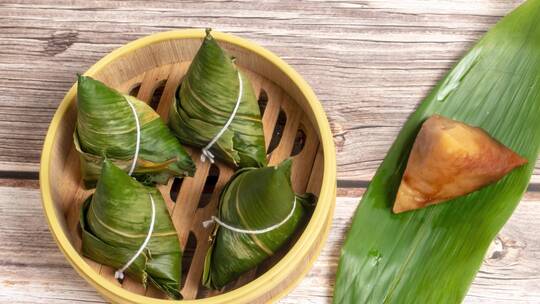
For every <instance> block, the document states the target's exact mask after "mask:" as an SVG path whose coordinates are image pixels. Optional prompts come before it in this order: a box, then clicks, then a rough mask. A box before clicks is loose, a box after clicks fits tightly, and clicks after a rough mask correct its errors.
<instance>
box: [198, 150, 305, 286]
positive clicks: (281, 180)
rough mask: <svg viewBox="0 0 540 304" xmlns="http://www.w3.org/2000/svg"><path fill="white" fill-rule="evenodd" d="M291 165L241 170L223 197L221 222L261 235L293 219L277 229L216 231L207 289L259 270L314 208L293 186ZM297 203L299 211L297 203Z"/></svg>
mask: <svg viewBox="0 0 540 304" xmlns="http://www.w3.org/2000/svg"><path fill="white" fill-rule="evenodd" d="M291 164H292V161H291V160H286V161H285V162H283V163H282V164H280V165H279V166H278V167H266V168H260V169H255V168H246V169H242V170H239V171H238V172H237V173H236V174H235V175H234V176H233V178H232V179H231V181H230V182H229V183H228V184H227V185H226V186H225V188H224V189H223V192H222V193H221V195H220V200H219V202H220V205H219V218H220V219H221V220H222V221H224V222H225V223H227V224H229V225H232V226H233V227H238V228H241V229H248V230H257V229H262V228H266V227H270V226H272V225H275V224H276V223H280V222H282V221H283V220H284V219H286V218H287V216H288V215H289V213H290V212H291V210H292V208H293V207H295V209H294V212H293V214H292V216H291V218H290V219H288V220H287V221H286V222H285V223H284V224H283V225H281V226H279V227H277V228H276V229H274V230H272V231H270V232H266V233H261V234H250V233H239V232H235V231H231V230H229V229H228V228H226V227H217V230H216V231H215V235H214V237H213V244H212V248H210V250H209V251H208V254H207V256H206V260H205V267H204V274H203V284H204V285H205V286H207V287H209V288H216V289H219V288H221V287H223V286H224V285H225V284H227V283H229V282H230V281H232V280H234V279H236V278H237V277H238V276H240V275H241V274H242V273H244V272H246V271H248V270H250V269H252V268H254V267H256V266H257V265H258V264H260V263H261V262H262V261H263V260H264V259H266V258H268V257H269V256H271V255H272V254H274V253H275V252H276V250H278V249H279V248H280V247H281V246H283V244H285V243H286V241H287V240H288V239H290V237H291V236H292V235H293V234H294V232H295V230H296V229H297V228H298V226H299V224H300V223H301V222H302V220H303V219H304V218H305V217H306V214H307V211H308V209H306V208H310V206H312V204H313V203H314V200H315V197H314V196H313V195H311V194H306V195H303V196H298V195H296V194H295V193H294V191H293V189H292V186H291ZM295 199H296V206H295V205H294V201H295Z"/></svg>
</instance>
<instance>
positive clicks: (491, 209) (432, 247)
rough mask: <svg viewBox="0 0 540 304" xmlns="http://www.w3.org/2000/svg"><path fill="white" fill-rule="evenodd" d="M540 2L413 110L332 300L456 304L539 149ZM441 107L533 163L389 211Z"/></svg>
mask: <svg viewBox="0 0 540 304" xmlns="http://www.w3.org/2000/svg"><path fill="white" fill-rule="evenodd" d="M539 20H540V1H538V0H529V1H528V2H526V3H525V4H523V5H522V6H521V7H519V8H518V9H516V10H515V11H514V12H512V13H511V14H510V15H508V16H507V17H505V18H504V19H503V20H501V21H500V22H499V23H498V24H497V25H496V26H495V27H494V28H493V29H492V30H491V31H489V32H488V33H487V34H486V35H485V36H484V37H483V38H482V39H481V40H480V41H479V42H478V44H477V45H476V46H475V47H474V48H473V49H472V50H470V51H469V52H468V53H467V55H465V57H464V58H463V59H462V60H461V61H460V62H459V63H458V64H457V65H456V66H455V67H454V68H453V69H452V71H451V72H450V73H449V74H448V75H447V76H446V77H445V78H444V79H443V80H442V81H441V82H440V83H439V84H438V85H437V87H436V88H435V89H434V90H433V92H431V94H430V95H429V96H428V97H427V98H426V100H424V102H423V103H422V104H421V105H420V106H419V108H418V110H417V111H416V112H415V113H413V114H412V115H411V117H410V118H409V120H408V121H407V122H406V124H405V125H404V127H403V129H402V130H401V132H400V133H399V135H398V137H397V139H396V141H395V142H394V144H393V145H392V147H391V149H390V151H389V152H388V155H387V156H386V158H385V159H384V161H383V163H382V164H381V166H380V167H379V169H378V171H377V173H376V175H375V177H374V178H373V180H372V182H371V184H370V186H369V188H368V190H367V192H366V193H365V194H364V196H363V198H362V200H361V203H360V206H359V207H358V209H357V211H356V214H355V217H354V220H353V224H352V227H351V229H350V231H349V233H348V235H347V239H346V242H345V245H344V247H343V249H342V254H341V260H340V264H339V268H338V273H337V282H336V288H335V293H334V303H340V304H341V303H355V304H356V303H377V304H378V303H459V302H460V301H461V300H462V299H463V298H464V296H465V295H466V292H467V290H468V288H469V285H470V284H471V282H472V280H473V278H474V276H475V274H476V272H477V271H478V268H479V267H480V265H481V263H482V259H483V257H484V255H485V253H486V250H487V248H488V246H489V244H490V242H491V240H492V239H493V238H494V237H495V236H496V234H497V232H498V231H499V230H500V229H501V228H502V226H503V225H504V223H505V222H506V221H507V220H508V218H509V217H510V215H511V214H512V212H513V210H514V209H515V208H516V206H517V204H518V203H519V201H520V199H521V197H522V195H523V193H524V191H525V190H526V188H527V184H528V181H529V179H530V176H531V174H532V170H533V167H534V164H535V160H536V158H537V156H538V152H539V147H540V130H539V128H540V127H539V125H540V83H539V80H540V22H539ZM435 113H437V114H441V115H444V116H447V117H450V118H453V119H456V120H458V121H463V122H465V123H468V124H470V125H474V126H479V127H481V128H483V129H484V130H486V131H487V132H488V133H489V134H490V135H491V136H493V137H494V138H496V139H497V140H499V141H500V142H501V143H503V144H504V145H506V146H507V147H509V148H511V149H512V150H514V151H516V152H517V153H518V154H520V155H522V156H524V157H526V158H527V159H528V161H529V163H528V165H526V166H523V167H520V168H519V169H516V170H514V171H512V172H511V173H510V174H508V175H507V176H506V177H504V178H503V179H501V180H500V181H499V182H497V183H495V184H492V185H490V186H488V187H485V188H483V189H481V190H479V191H476V192H474V193H471V194H469V195H466V196H463V197H460V198H457V199H454V200H452V201H449V202H446V203H444V204H439V205H434V206H431V207H428V208H424V209H419V210H415V211H412V212H406V213H402V214H393V213H392V211H391V208H392V204H393V201H394V198H395V195H396V192H397V189H398V186H399V183H400V180H401V176H402V173H403V171H404V169H405V166H406V163H407V158H408V154H409V152H410V149H411V146H412V143H413V141H414V139H415V136H416V134H417V132H418V130H419V128H420V126H421V124H422V122H423V121H424V120H425V119H426V118H428V117H429V116H431V115H433V114H435Z"/></svg>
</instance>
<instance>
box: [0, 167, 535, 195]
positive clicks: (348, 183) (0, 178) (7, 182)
mask: <svg viewBox="0 0 540 304" xmlns="http://www.w3.org/2000/svg"><path fill="white" fill-rule="evenodd" d="M368 186H369V181H356V180H339V179H338V180H337V187H338V188H337V194H336V196H337V197H360V196H362V194H364V192H365V190H366V188H367V187H368ZM0 187H13V188H29V189H39V173H38V172H12V171H9V172H8V171H0ZM527 198H531V199H532V198H537V199H539V200H540V184H536V183H533V184H530V185H529V187H528V188H527V192H526V193H525V197H524V199H527Z"/></svg>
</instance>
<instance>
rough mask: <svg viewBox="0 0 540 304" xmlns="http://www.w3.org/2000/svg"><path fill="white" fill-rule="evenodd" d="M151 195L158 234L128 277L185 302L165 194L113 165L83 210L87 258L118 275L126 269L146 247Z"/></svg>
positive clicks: (178, 252) (105, 166)
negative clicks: (164, 198) (119, 271)
mask: <svg viewBox="0 0 540 304" xmlns="http://www.w3.org/2000/svg"><path fill="white" fill-rule="evenodd" d="M149 194H150V195H151V196H152V198H153V199H154V202H155V208H156V214H155V218H156V220H155V223H154V230H153V233H152V236H151V238H150V241H149V243H148V245H147V246H146V248H145V250H144V251H143V253H142V254H141V255H140V256H139V257H138V258H137V259H136V260H135V262H134V263H133V264H132V265H131V266H130V267H129V268H128V269H127V271H126V272H127V274H128V275H130V276H132V277H133V278H135V279H136V280H138V281H140V282H141V283H142V284H143V285H144V286H147V283H148V281H150V283H152V284H154V285H155V286H156V287H157V288H159V289H161V290H163V291H164V292H165V293H167V294H168V295H169V296H170V297H171V298H174V299H178V298H179V297H180V292H179V287H180V279H181V273H180V272H181V268H182V267H181V259H182V252H181V250H180V244H179V241H178V236H177V233H176V230H175V229H174V225H173V223H172V221H171V218H170V216H169V212H168V210H167V206H166V205H165V201H164V200H163V197H162V196H161V193H160V192H159V191H158V190H157V189H156V188H153V187H146V186H143V185H142V184H140V183H139V182H137V181H136V180H135V179H133V178H131V177H130V176H128V175H127V174H126V173H125V172H124V171H122V170H121V169H120V168H118V167H116V166H115V165H114V164H113V163H112V162H110V161H109V160H105V161H104V162H103V166H102V171H101V177H100V179H99V181H98V183H97V188H96V192H95V194H93V195H92V196H91V197H90V198H88V199H87V200H86V202H85V203H84V205H83V208H82V209H81V218H80V223H81V228H82V252H83V255H85V256H86V257H88V258H90V259H92V260H94V261H96V262H98V263H101V264H105V265H109V266H111V267H114V268H116V269H118V268H121V267H122V266H124V265H125V264H126V263H127V262H128V261H129V260H130V259H131V258H132V257H133V256H134V255H135V253H136V252H137V250H138V249H139V248H140V246H141V244H142V243H143V242H144V239H145V238H146V236H147V234H148V229H149V227H150V221H151V218H152V209H151V208H152V206H151V201H150V197H149Z"/></svg>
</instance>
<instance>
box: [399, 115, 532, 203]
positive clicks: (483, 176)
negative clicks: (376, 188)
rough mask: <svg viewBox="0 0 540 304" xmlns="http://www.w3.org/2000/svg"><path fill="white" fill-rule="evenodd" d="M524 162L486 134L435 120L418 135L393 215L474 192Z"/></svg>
mask: <svg viewBox="0 0 540 304" xmlns="http://www.w3.org/2000/svg"><path fill="white" fill-rule="evenodd" d="M526 163H527V160H526V159H525V158H522V157H521V156H519V155H518V154H516V153H515V152H513V151H512V150H510V149H508V148H507V147H505V146H504V145H502V144H501V143H499V142H497V141H496V140H495V139H493V138H491V136H489V134H488V133H486V132H485V131H484V130H482V129H480V128H476V127H471V126H469V125H466V124H464V123H461V122H458V121H455V120H452V119H449V118H446V117H444V116H441V115H433V116H431V117H430V118H429V119H427V120H426V121H425V122H424V123H423V124H422V128H421V129H420V132H418V135H417V137H416V140H415V142H414V144H413V147H412V150H411V154H410V156H409V160H408V162H407V168H406V169H405V173H404V174H403V178H402V179H401V185H400V186H399V190H398V192H397V196H396V201H395V203H394V207H393V211H394V212H395V213H400V212H405V211H409V210H413V209H418V208H422V207H425V206H429V205H433V204H438V203H442V202H445V201H448V200H451V199H453V198H456V197H459V196H462V195H465V194H468V193H471V192H473V191H476V190H478V189H480V188H481V187H483V186H486V185H488V184H490V183H493V182H495V181H497V180H499V179H500V178H501V177H503V176H505V175H506V174H507V173H508V172H510V171H511V170H513V169H514V168H516V167H519V166H521V165H523V164H526Z"/></svg>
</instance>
